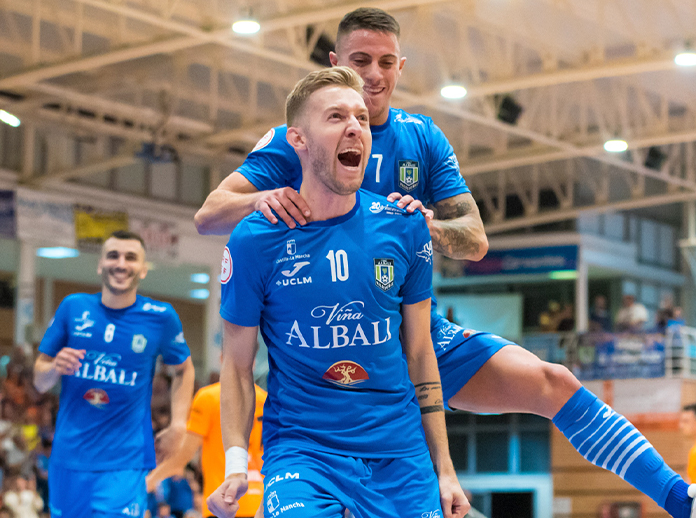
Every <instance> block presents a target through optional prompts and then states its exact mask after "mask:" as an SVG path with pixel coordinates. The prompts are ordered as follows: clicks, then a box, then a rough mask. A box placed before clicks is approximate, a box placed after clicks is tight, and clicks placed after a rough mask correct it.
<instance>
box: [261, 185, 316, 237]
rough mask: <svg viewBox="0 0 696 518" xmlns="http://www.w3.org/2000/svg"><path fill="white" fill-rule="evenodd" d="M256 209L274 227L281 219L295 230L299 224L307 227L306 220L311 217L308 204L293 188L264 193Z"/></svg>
mask: <svg viewBox="0 0 696 518" xmlns="http://www.w3.org/2000/svg"><path fill="white" fill-rule="evenodd" d="M254 209H255V210H258V211H261V213H262V214H263V215H264V216H265V217H266V219H267V220H268V221H270V222H271V223H273V224H274V225H275V224H276V223H278V218H280V219H282V220H283V221H284V222H285V224H286V225H287V226H288V227H290V228H295V227H296V226H297V223H299V224H300V225H306V224H307V220H306V219H305V218H307V217H309V215H310V212H309V206H308V205H307V202H305V201H304V198H302V196H300V193H298V192H297V191H296V190H295V189H293V188H291V187H283V188H281V189H273V190H272V191H264V192H263V193H262V194H261V197H260V198H259V199H257V200H256V203H255V204H254ZM276 215H277V216H278V217H276ZM296 222H297V223H296Z"/></svg>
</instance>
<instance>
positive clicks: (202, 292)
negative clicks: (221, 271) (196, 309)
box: [189, 288, 210, 300]
mask: <svg viewBox="0 0 696 518" xmlns="http://www.w3.org/2000/svg"><path fill="white" fill-rule="evenodd" d="M189 297H191V298H192V299H200V300H206V299H207V298H208V297H210V291H208V290H206V289H204V288H201V289H197V290H191V291H189Z"/></svg>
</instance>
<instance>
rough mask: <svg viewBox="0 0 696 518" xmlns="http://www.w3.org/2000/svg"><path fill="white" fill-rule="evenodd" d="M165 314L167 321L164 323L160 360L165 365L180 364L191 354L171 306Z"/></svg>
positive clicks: (179, 322)
mask: <svg viewBox="0 0 696 518" xmlns="http://www.w3.org/2000/svg"><path fill="white" fill-rule="evenodd" d="M166 316H167V322H166V323H165V324H164V326H165V327H164V331H163V336H162V346H161V349H160V353H161V354H162V361H163V362H164V363H165V364H166V365H180V364H182V363H184V362H185V361H186V358H188V357H189V356H191V351H189V348H188V345H187V344H186V339H185V338H184V330H183V328H182V326H181V320H179V315H177V314H176V311H174V309H173V308H169V310H168V311H167V313H166Z"/></svg>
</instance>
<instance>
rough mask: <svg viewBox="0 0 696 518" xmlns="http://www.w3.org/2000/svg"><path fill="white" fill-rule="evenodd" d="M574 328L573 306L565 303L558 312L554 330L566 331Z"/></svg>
mask: <svg viewBox="0 0 696 518" xmlns="http://www.w3.org/2000/svg"><path fill="white" fill-rule="evenodd" d="M573 329H575V308H574V306H573V305H572V304H570V303H566V304H565V305H564V306H563V310H562V311H561V312H560V313H559V314H558V325H557V326H556V331H558V332H559V333H567V332H569V331H572V330H573Z"/></svg>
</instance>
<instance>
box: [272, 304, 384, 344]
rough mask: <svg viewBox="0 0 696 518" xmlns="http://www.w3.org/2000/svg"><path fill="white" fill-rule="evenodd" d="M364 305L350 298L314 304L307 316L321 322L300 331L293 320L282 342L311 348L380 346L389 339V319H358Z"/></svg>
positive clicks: (360, 316)
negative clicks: (330, 304) (333, 302)
mask: <svg viewBox="0 0 696 518" xmlns="http://www.w3.org/2000/svg"><path fill="white" fill-rule="evenodd" d="M364 307H365V303H364V302H362V301H361V300H353V301H351V302H347V303H345V304H343V305H341V304H340V303H337V304H334V305H333V306H317V307H315V308H314V309H313V310H312V311H311V312H310V315H311V316H312V317H313V318H316V319H320V320H322V323H323V324H325V325H319V326H317V325H308V326H306V327H304V326H303V329H304V331H303V330H302V329H300V324H299V322H298V321H297V320H295V321H294V322H293V324H292V326H291V328H290V331H289V332H287V333H285V334H286V335H287V337H288V339H287V341H286V342H285V343H286V344H287V345H295V344H297V346H298V347H306V348H310V347H311V348H313V349H337V348H340V347H346V346H348V347H355V346H357V345H361V346H363V345H380V344H383V343H385V342H387V341H388V340H391V337H392V334H391V329H390V327H389V326H390V319H389V318H386V319H384V320H377V321H375V322H361V320H362V319H363V317H364V315H363V313H362V309H363V308H364ZM303 323H304V321H303ZM363 326H364V327H363ZM305 336H307V337H311V339H312V345H310V344H309V343H308V342H307V339H306V338H305Z"/></svg>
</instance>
